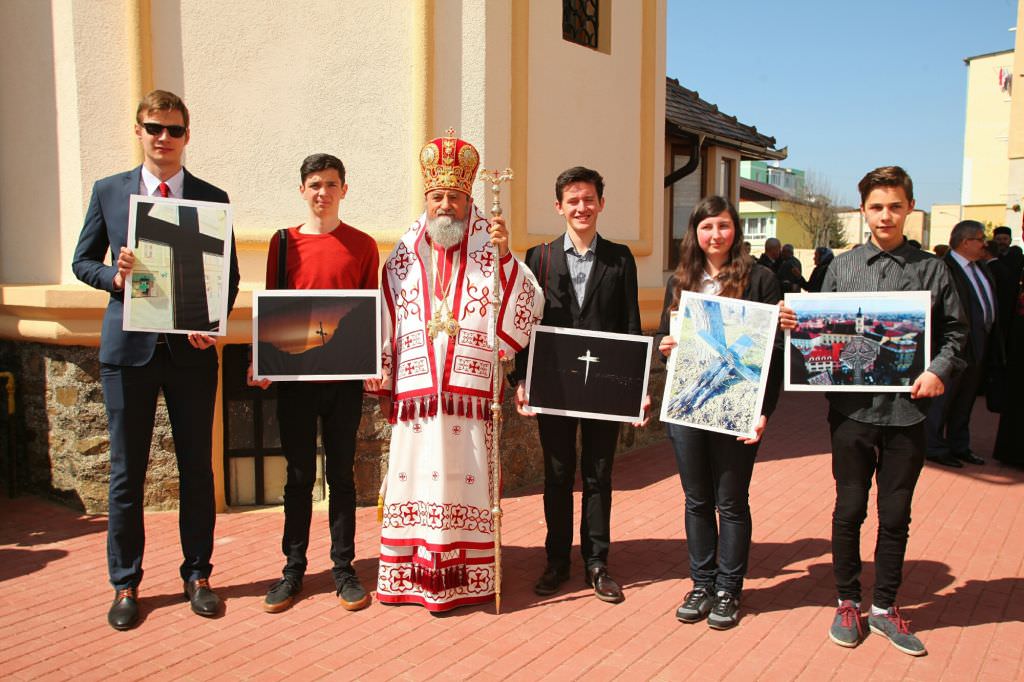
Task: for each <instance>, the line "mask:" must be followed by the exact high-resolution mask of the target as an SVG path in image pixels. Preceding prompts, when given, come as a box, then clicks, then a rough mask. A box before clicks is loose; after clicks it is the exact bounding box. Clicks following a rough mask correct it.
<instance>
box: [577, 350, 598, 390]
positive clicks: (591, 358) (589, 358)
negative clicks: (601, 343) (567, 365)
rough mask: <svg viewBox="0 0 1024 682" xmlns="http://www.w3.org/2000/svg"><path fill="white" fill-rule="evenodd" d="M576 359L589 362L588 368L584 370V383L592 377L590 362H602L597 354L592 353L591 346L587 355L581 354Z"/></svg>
mask: <svg viewBox="0 0 1024 682" xmlns="http://www.w3.org/2000/svg"><path fill="white" fill-rule="evenodd" d="M576 359H577V360H582V361H583V362H585V363H587V365H586V367H587V369H586V371H585V372H583V384H584V385H586V383H587V379H588V378H590V363H592V362H601V361H600V360H599V359H598V358H597V356H595V355H591V354H590V349H589V348H588V349H587V354H586V355H581V356H579V357H578V358H576Z"/></svg>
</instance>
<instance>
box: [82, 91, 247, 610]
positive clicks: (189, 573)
mask: <svg viewBox="0 0 1024 682" xmlns="http://www.w3.org/2000/svg"><path fill="white" fill-rule="evenodd" d="M135 135H136V136H137V137H138V138H139V142H140V143H141V144H142V152H143V156H144V160H143V162H142V165H141V166H139V167H137V168H135V169H133V170H130V171H128V172H126V173H118V174H116V175H112V176H110V177H108V178H104V179H102V180H99V181H98V182H96V184H95V185H94V186H93V190H92V198H91V200H90V201H89V209H88V211H87V212H86V215H85V224H84V225H83V226H82V234H81V235H80V236H79V239H78V246H77V248H76V249H75V256H74V261H73V262H72V265H71V267H72V269H73V270H74V272H75V276H76V277H78V279H80V280H82V281H83V282H85V283H86V284H88V285H89V286H92V287H95V288H97V289H103V290H105V291H108V292H110V302H109V303H108V304H107V310H106V313H105V314H104V316H103V330H102V334H101V336H100V382H101V384H102V385H103V399H104V403H105V404H106V408H107V419H108V421H109V429H110V501H109V508H110V518H109V521H108V525H107V567H108V570H109V573H110V582H111V584H112V585H113V586H114V601H113V604H112V605H111V607H110V611H109V613H108V614H107V621H108V622H109V623H110V625H111V627H113V628H115V629H117V630H127V629H129V628H132V627H133V626H134V625H135V624H136V622H138V617H139V609H138V586H139V582H140V581H141V580H142V552H143V547H144V544H145V531H144V528H143V514H142V512H143V492H144V488H145V483H146V468H147V466H148V464H149V446H150V441H151V439H152V437H153V420H154V416H155V413H156V401H157V394H158V393H159V392H160V391H161V390H162V391H163V394H164V402H165V403H166V405H167V413H168V416H169V417H170V421H171V433H172V435H173V436H174V449H175V454H176V457H177V461H178V476H179V488H180V490H179V517H178V518H179V528H180V533H181V549H182V554H183V555H184V560H183V561H182V564H181V578H182V581H183V584H184V593H185V598H186V599H188V600H189V602H190V604H191V607H192V611H194V612H195V613H197V614H199V615H201V616H208V617H210V616H215V615H217V613H218V612H219V611H220V607H221V601H220V598H219V597H218V596H217V595H216V594H215V593H214V592H213V590H211V589H210V583H209V577H210V572H211V570H212V568H213V566H212V565H211V564H210V557H211V555H212V554H213V527H214V520H215V518H216V508H215V502H214V494H213V469H212V457H211V449H212V443H211V440H212V431H213V410H214V400H215V397H216V392H217V351H216V349H215V348H213V345H214V342H215V340H214V338H213V337H211V336H208V335H206V334H201V333H191V334H187V335H186V334H153V333H143V332H126V331H123V330H122V322H123V307H122V306H123V302H124V290H125V287H126V286H131V271H132V266H133V265H134V262H135V256H134V254H133V253H132V250H131V249H130V248H128V245H127V237H128V206H129V197H130V196H131V195H133V194H143V195H149V196H165V197H167V196H170V197H178V198H184V199H193V200H200V201H213V202H220V203H227V202H228V195H227V194H226V193H225V192H224V191H222V190H220V189H218V188H217V187H214V186H213V185H211V184H209V183H207V182H204V181H203V180H200V179H199V178H197V177H195V176H194V175H192V174H191V173H189V172H188V171H187V170H185V168H184V167H183V166H182V162H181V160H182V154H183V153H184V151H185V145H187V144H188V140H189V117H188V109H187V108H186V107H185V103H184V102H182V101H181V99H180V98H178V97H177V96H176V95H174V94H172V93H170V92H165V91H162V90H154V91H153V92H151V93H149V94H148V95H146V96H145V97H144V98H143V100H142V101H141V102H140V103H139V106H138V110H137V111H136V114H135ZM108 250H109V252H110V259H111V262H113V263H114V264H113V265H107V264H106V263H104V258H105V256H106V254H107V252H108ZM229 277H230V279H229V296H228V310H230V309H231V307H232V306H233V305H234V301H235V296H236V295H237V293H238V280H239V275H238V261H237V258H236V256H235V248H234V237H232V244H231V266H230V275H229Z"/></svg>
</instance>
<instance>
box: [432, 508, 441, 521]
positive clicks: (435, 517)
mask: <svg viewBox="0 0 1024 682" xmlns="http://www.w3.org/2000/svg"><path fill="white" fill-rule="evenodd" d="M429 516H430V522H431V523H432V524H437V523H440V522H441V509H440V507H437V506H435V507H432V508H431V510H430V514H429Z"/></svg>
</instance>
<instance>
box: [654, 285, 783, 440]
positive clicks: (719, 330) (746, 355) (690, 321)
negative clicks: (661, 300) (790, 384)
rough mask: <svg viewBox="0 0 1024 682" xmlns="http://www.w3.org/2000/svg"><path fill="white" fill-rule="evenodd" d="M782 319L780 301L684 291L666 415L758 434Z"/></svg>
mask: <svg viewBox="0 0 1024 682" xmlns="http://www.w3.org/2000/svg"><path fill="white" fill-rule="evenodd" d="M778 321H779V307H778V306H774V305H768V304H766V303H753V302H751V301H743V300H740V299H736V298H725V297H722V296H708V295H705V294H697V293H693V292H689V291H683V292H681V293H680V298H679V309H678V310H677V311H675V312H673V313H672V318H671V323H670V325H669V328H670V330H671V334H672V338H674V339H675V340H676V344H677V345H676V347H675V348H674V349H673V350H672V354H671V355H670V356H669V359H668V374H667V376H666V377H665V395H664V397H663V399H662V403H661V421H663V422H668V423H670V424H680V425H682V426H691V427H693V428H697V429H705V430H707V431H716V432H718V433H728V434H731V435H735V436H745V437H747V438H753V437H754V435H755V434H754V429H755V427H756V426H757V422H758V420H760V418H761V405H762V404H763V403H764V392H765V387H766V386H767V385H768V367H769V364H770V362H771V357H772V345H773V343H774V341H775V330H776V327H777V326H778Z"/></svg>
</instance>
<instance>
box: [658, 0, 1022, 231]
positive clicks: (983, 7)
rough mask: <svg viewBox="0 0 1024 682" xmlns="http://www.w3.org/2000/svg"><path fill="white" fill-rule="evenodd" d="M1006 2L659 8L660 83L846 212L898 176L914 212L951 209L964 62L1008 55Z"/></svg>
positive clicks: (1010, 0) (733, 2)
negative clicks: (804, 175) (703, 103)
mask: <svg viewBox="0 0 1024 682" xmlns="http://www.w3.org/2000/svg"><path fill="white" fill-rule="evenodd" d="M1016 15H1017V0H974V1H971V0H888V1H887V2H882V1H879V0H862V1H861V2H831V1H829V0H781V1H776V2H753V1H752V0H719V1H718V2H701V1H699V0H668V34H667V65H666V70H667V73H668V75H669V76H670V77H673V78H678V79H679V82H680V83H681V84H682V85H684V86H685V87H687V88H690V89H691V90H697V91H698V92H700V95H701V97H703V98H704V99H706V100H708V101H710V102H713V103H715V104H717V105H718V107H719V109H721V110H722V111H724V112H725V113H727V114H730V115H733V116H736V117H738V118H739V120H740V121H741V122H743V123H746V124H748V125H756V126H757V129H758V130H759V131H761V132H763V133H766V134H768V135H772V136H774V137H775V139H776V141H777V144H778V146H780V147H785V146H788V147H789V158H788V159H786V160H785V161H783V162H782V163H783V164H784V165H786V166H790V167H793V168H801V169H803V170H805V171H810V172H814V173H815V174H817V175H819V176H820V177H823V178H824V179H825V180H826V181H827V182H828V183H829V184H830V185H831V186H832V189H833V191H834V193H835V194H836V196H837V198H839V199H840V200H841V201H843V202H846V203H849V204H851V205H855V204H857V203H858V201H857V192H856V185H857V181H858V180H859V179H860V178H861V177H862V176H863V175H864V173H865V172H867V171H868V170H871V169H872V168H875V167H876V166H881V165H888V164H898V165H901V166H903V167H904V168H906V169H907V171H908V172H909V173H910V175H911V177H912V178H913V179H914V191H915V195H916V199H917V204H918V208H922V209H924V210H926V211H927V210H931V205H932V204H934V203H958V202H959V200H960V177H961V168H962V159H963V134H964V111H965V106H966V104H965V95H966V92H967V67H966V65H965V64H964V62H963V59H964V58H965V57H971V56H974V55H979V54H985V53H988V52H997V51H1000V50H1007V49H1012V48H1013V41H1014V35H1015V34H1014V33H1012V32H1011V31H1009V30H1008V29H1009V28H1010V27H1012V26H1014V25H1015V24H1016Z"/></svg>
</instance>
